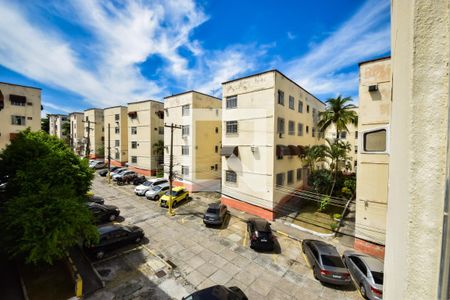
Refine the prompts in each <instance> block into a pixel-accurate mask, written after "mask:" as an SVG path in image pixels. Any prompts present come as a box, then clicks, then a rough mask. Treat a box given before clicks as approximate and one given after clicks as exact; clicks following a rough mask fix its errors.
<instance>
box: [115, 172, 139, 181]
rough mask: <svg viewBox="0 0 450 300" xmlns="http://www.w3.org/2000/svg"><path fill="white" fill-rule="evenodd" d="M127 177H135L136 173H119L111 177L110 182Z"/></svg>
mask: <svg viewBox="0 0 450 300" xmlns="http://www.w3.org/2000/svg"><path fill="white" fill-rule="evenodd" d="M127 175H136V172H134V171H130V170H127V171H124V172H120V173H117V174H115V175H113V176H112V180H114V181H117V179H118V178H121V179H122V178H123V177H124V176H127Z"/></svg>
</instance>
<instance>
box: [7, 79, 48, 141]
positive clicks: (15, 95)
mask: <svg viewBox="0 0 450 300" xmlns="http://www.w3.org/2000/svg"><path fill="white" fill-rule="evenodd" d="M28 127H30V129H31V130H32V131H38V130H40V129H41V89H40V88H35V87H29V86H23V85H17V84H12V83H5V82H0V150H2V149H3V148H5V146H6V145H7V144H8V143H9V142H10V141H11V140H12V139H14V137H15V135H16V134H17V133H18V132H20V131H22V130H25V129H26V128H28Z"/></svg>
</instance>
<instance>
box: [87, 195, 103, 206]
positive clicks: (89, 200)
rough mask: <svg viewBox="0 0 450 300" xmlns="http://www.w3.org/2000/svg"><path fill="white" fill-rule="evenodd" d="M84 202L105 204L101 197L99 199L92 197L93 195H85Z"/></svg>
mask: <svg viewBox="0 0 450 300" xmlns="http://www.w3.org/2000/svg"><path fill="white" fill-rule="evenodd" d="M86 201H87V202H94V203H97V204H105V199H103V198H102V197H99V196H94V195H86Z"/></svg>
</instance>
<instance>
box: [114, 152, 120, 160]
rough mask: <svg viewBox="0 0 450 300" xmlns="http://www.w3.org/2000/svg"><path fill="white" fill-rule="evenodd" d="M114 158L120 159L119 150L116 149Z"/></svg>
mask: <svg viewBox="0 0 450 300" xmlns="http://www.w3.org/2000/svg"><path fill="white" fill-rule="evenodd" d="M115 159H120V152H119V151H116V155H115Z"/></svg>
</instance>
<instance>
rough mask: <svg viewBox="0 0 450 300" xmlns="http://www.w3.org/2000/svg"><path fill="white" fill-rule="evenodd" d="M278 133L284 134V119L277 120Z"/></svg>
mask: <svg viewBox="0 0 450 300" xmlns="http://www.w3.org/2000/svg"><path fill="white" fill-rule="evenodd" d="M277 132H278V133H284V119H283V118H278V120H277Z"/></svg>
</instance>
